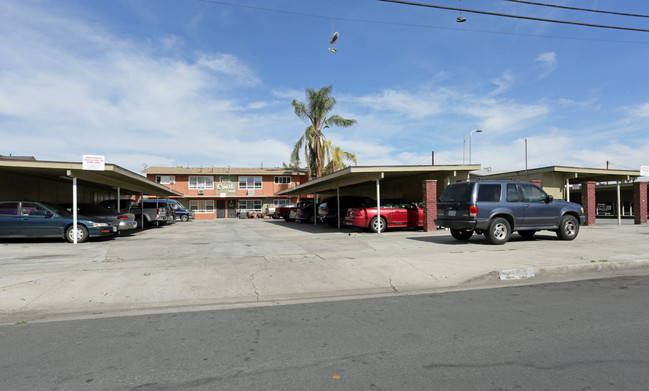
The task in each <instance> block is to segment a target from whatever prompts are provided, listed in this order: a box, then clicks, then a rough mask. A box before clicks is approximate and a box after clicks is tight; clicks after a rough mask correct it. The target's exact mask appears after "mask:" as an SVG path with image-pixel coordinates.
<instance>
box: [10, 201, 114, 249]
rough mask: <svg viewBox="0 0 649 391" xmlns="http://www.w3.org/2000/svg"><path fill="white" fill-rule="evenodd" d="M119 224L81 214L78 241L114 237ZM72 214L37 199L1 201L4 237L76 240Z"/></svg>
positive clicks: (78, 225) (78, 219)
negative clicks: (36, 200)
mask: <svg viewBox="0 0 649 391" xmlns="http://www.w3.org/2000/svg"><path fill="white" fill-rule="evenodd" d="M115 232H117V227H116V226H114V225H113V224H112V223H111V222H110V221H108V220H104V219H100V218H92V217H85V216H77V232H76V236H77V243H83V242H85V241H86V240H88V238H92V237H99V236H110V235H114V234H115ZM74 235H75V233H74V229H73V219H72V214H71V213H69V212H68V211H66V210H65V209H63V208H62V207H60V206H57V205H54V204H50V203H46V202H35V201H0V238H63V239H66V240H67V241H68V242H70V243H73V242H74Z"/></svg>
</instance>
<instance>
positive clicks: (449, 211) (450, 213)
mask: <svg viewBox="0 0 649 391" xmlns="http://www.w3.org/2000/svg"><path fill="white" fill-rule="evenodd" d="M455 212H456V211H454V210H447V211H446V215H447V216H455Z"/></svg>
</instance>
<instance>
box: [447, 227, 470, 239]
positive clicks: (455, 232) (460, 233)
mask: <svg viewBox="0 0 649 391" xmlns="http://www.w3.org/2000/svg"><path fill="white" fill-rule="evenodd" d="M451 236H453V237H454V238H455V239H457V240H469V238H471V236H473V231H471V230H470V229H452V230H451Z"/></svg>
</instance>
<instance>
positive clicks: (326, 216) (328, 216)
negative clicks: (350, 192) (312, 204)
mask: <svg viewBox="0 0 649 391" xmlns="http://www.w3.org/2000/svg"><path fill="white" fill-rule="evenodd" d="M368 205H376V201H374V200H373V199H371V198H368V197H358V196H341V197H340V210H341V211H342V213H340V214H338V200H337V199H336V197H328V198H325V199H324V201H323V202H322V203H321V204H320V205H319V206H318V219H319V220H320V221H323V222H326V223H327V224H329V225H330V226H332V227H337V226H338V219H339V218H340V222H341V224H344V223H345V220H344V219H345V216H346V215H347V209H349V208H355V207H365V206H368ZM339 216H340V217H339Z"/></svg>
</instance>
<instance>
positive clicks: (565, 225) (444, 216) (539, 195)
mask: <svg viewBox="0 0 649 391" xmlns="http://www.w3.org/2000/svg"><path fill="white" fill-rule="evenodd" d="M585 220H586V217H585V216H584V208H582V206H581V205H579V204H575V203H573V202H567V201H563V200H555V199H554V197H552V196H551V195H548V194H547V193H545V192H544V191H543V190H542V189H541V188H540V187H539V186H537V185H535V184H534V183H530V182H516V181H479V182H472V181H468V182H457V183H452V184H450V185H448V186H447V187H446V189H444V191H443V192H442V195H441V199H440V202H438V203H437V219H435V224H437V225H438V226H440V227H444V228H449V229H450V230H451V235H453V237H454V238H456V239H458V240H468V239H469V238H470V237H471V236H472V235H473V233H474V232H475V233H477V234H484V235H485V237H486V238H487V241H489V243H492V244H504V243H506V242H507V241H508V240H509V236H510V235H511V233H512V232H513V231H517V232H518V234H519V235H521V236H523V237H528V238H530V237H532V236H534V234H535V233H536V232H537V231H539V230H550V231H554V232H556V233H557V236H559V238H560V239H563V240H573V239H574V238H576V237H577V234H578V233H579V226H580V225H582V224H584V222H585Z"/></svg>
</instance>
